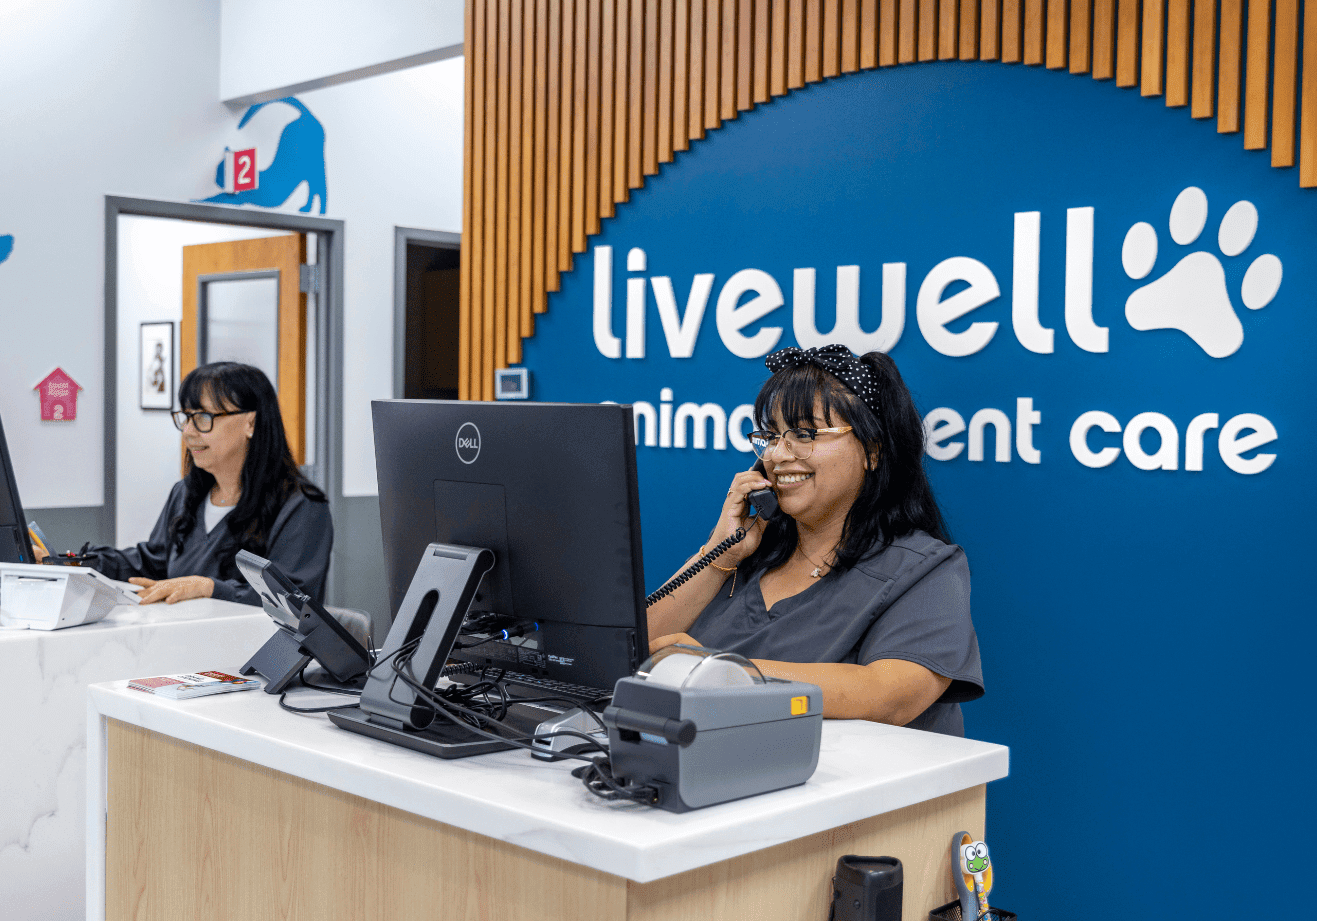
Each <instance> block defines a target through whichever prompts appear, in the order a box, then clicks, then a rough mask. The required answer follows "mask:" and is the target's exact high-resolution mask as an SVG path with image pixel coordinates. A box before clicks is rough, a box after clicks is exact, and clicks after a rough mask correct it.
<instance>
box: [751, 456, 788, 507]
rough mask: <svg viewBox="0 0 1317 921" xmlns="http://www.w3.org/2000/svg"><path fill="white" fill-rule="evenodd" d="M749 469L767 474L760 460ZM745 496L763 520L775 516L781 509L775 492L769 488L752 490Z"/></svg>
mask: <svg viewBox="0 0 1317 921" xmlns="http://www.w3.org/2000/svg"><path fill="white" fill-rule="evenodd" d="M751 469H752V470H754V471H755V472H756V473H759V474H763V475H765V476H767V473H766V471H765V470H764V462H763V461H761V460H760V461H755V465H754V467H752V468H751ZM745 498H746V501H747V502H749V503H750V505H752V506H753V507H754V509H755V514H756V515H757V516H758V517H760V518H763V519H764V520H765V521H768V520H769V519H770V518H776V517H777V516H778V514H779V513H780V512H781V509H779V508H778V505H777V493H775V492H773V490H772V489H771V488H769V489H756V490H753V491H752V492H751V493H750V494H749V495H747V496H746V497H745Z"/></svg>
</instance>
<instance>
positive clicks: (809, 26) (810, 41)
mask: <svg viewBox="0 0 1317 921" xmlns="http://www.w3.org/2000/svg"><path fill="white" fill-rule="evenodd" d="M822 79H823V0H805V82H806V83H818V82H819V81H820V80H822Z"/></svg>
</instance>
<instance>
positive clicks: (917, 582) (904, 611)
mask: <svg viewBox="0 0 1317 921" xmlns="http://www.w3.org/2000/svg"><path fill="white" fill-rule="evenodd" d="M762 575H763V572H762V571H760V572H754V573H748V574H747V573H744V572H742V573H740V574H739V575H738V577H737V580H736V587H735V590H732V588H731V579H730V578H728V579H727V580H726V581H725V582H724V583H723V587H722V589H721V590H719V592H718V594H717V595H716V596H715V597H714V599H713V600H712V601H710V602H709V604H708V606H707V607H705V609H704V610H703V611H702V612H700V616H699V617H698V618H696V620H695V623H694V624H692V625H691V628H690V630H689V631H688V632H689V633H690V635H691V636H692V637H694V638H695V639H696V640H698V641H699V642H700V643H701V644H702V645H704V646H707V647H709V648H710V649H721V650H724V651H727V652H736V653H740V654H741V655H743V656H745V657H746V658H749V659H770V660H776V661H778V662H851V663H857V664H859V665H868V664H869V663H870V662H876V661H877V660H879V659H906V660H908V661H910V662H916V663H918V664H920V665H922V666H924V667H925V668H927V669H929V670H930V671H933V672H936V673H937V674H939V675H942V676H944V677H947V678H950V679H951V685H950V686H949V687H948V688H947V689H946V691H945V692H944V693H943V694H942V696H941V697H939V698H938V700H937V701H936V702H935V703H934V704H933V705H932V706H930V707H929V708H928V709H927V710H925V711H924V712H923V713H922V714H920V715H919V716H917V717H915V719H914V720H912V721H911V722H910V723H909V724H908V725H909V726H910V727H911V728H913V729H926V730H929V731H932V732H942V733H946V734H948V735H957V736H963V735H964V734H965V724H964V720H963V719H962V717H961V713H960V704H961V703H962V702H964V701H970V700H975V699H977V698H979V697H982V696H983V670H982V667H981V665H980V663H979V641H978V637H977V636H976V635H975V633H974V624H973V623H972V622H971V620H970V614H969V565H968V563H967V562H966V561H965V552H964V551H963V550H961V549H960V547H958V546H956V545H955V544H944V543H942V541H940V540H937V539H936V538H933V537H930V536H929V535H928V534H925V533H924V532H923V531H915V532H913V533H912V534H908V535H906V536H905V537H902V538H899V539H897V540H895V541H893V543H892V545H891V546H890V547H888V548H887V549H886V550H883V551H881V552H875V553H871V554H870V555H868V556H866V557H864V558H863V559H862V560H860V562H859V563H858V564H857V565H856V566H855V567H854V568H852V569H850V570H848V571H847V572H843V573H829V574H828V575H826V576H824V577H823V578H822V579H819V580H818V581H817V582H815V583H814V584H813V585H811V586H809V588H807V589H805V590H804V591H803V592H800V593H799V594H797V595H792V596H791V597H789V598H783V599H782V600H781V601H779V602H777V604H775V605H773V609H772V610H771V611H770V610H767V609H766V608H765V606H764V596H763V594H762V592H761V591H760V589H759V579H760V577H761V576H762ZM729 591H730V592H731V594H730V597H729V596H728V593H729Z"/></svg>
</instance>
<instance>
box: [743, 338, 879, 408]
mask: <svg viewBox="0 0 1317 921" xmlns="http://www.w3.org/2000/svg"><path fill="white" fill-rule="evenodd" d="M764 365H765V366H767V368H768V370H770V371H772V372H773V373H774V374H776V373H777V372H779V371H784V370H786V369H787V368H798V367H800V366H801V365H814V366H815V367H818V368H822V369H823V370H824V371H827V372H828V373H829V374H831V375H832V376H833V377H835V378H837V380H839V381H841V382H842V383H843V384H845V385H846V386H847V387H848V388H849V389H850V391H851V393H853V394H855V395H856V396H857V397H859V398H860V400H861V401H863V403H864V405H865V406H867V407H869V409H871V410H873V414H874V415H875V416H879V415H880V413H879V412H878V385H877V384H876V383H875V382H874V379H873V372H872V371H871V370H869V366H868V365H866V364H865V363H864V362H862V361H860V359H858V358H856V357H855V353H854V352H852V351H851V350H850V349H848V348H846V346H844V345H835V344H834V345H824V346H820V347H819V348H817V349H798V348H796V347H795V346H789V347H787V348H785V349H779V350H778V351H776V352H774V353H773V354H772V355H769V356H768V357H767V358H765V359H764Z"/></svg>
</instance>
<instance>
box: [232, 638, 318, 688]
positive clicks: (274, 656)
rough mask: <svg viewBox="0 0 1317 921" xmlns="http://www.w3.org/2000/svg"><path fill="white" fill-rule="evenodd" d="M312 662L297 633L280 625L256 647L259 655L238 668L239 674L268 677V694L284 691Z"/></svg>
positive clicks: (266, 685)
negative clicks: (272, 634) (263, 643)
mask: <svg viewBox="0 0 1317 921" xmlns="http://www.w3.org/2000/svg"><path fill="white" fill-rule="evenodd" d="M310 662H311V656H310V655H308V654H307V653H304V652H302V643H301V640H300V639H299V638H298V636H297V635H296V634H295V633H293V631H292V630H290V629H288V628H287V627H285V626H283V625H282V624H280V625H279V628H278V629H277V630H275V631H274V636H272V637H270V638H269V639H268V640H266V641H265V645H264V646H262V647H261V648H260V649H258V650H256V654H255V655H254V656H252V657H251V658H250V659H248V660H247V664H246V665H244V666H243V667H242V668H240V669H239V670H238V674H240V675H253V674H259V675H260V676H261V677H262V678H264V679H265V693H267V694H282V693H283V692H284V690H285V689H286V688H287V687H288V685H289V683H290V682H292V680H293V679H294V678H296V677H297V676H298V674H299V673H300V672H301V671H302V669H304V668H306V666H307V665H308V664H309V663H310Z"/></svg>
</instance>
